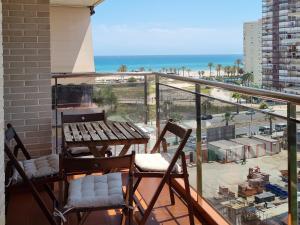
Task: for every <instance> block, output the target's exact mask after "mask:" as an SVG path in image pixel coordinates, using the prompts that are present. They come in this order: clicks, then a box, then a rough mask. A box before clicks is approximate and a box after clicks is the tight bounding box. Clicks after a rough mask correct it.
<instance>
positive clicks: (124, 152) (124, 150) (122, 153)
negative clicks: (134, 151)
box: [119, 144, 131, 156]
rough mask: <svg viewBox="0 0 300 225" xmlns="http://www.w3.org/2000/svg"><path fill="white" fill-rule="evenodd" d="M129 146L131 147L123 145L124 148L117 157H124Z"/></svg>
mask: <svg viewBox="0 0 300 225" xmlns="http://www.w3.org/2000/svg"><path fill="white" fill-rule="evenodd" d="M130 146H131V144H126V145H124V147H123V148H122V150H121V152H120V154H119V156H123V155H126V153H127V152H128V150H129V148H130Z"/></svg>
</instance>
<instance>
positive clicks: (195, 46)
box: [92, 0, 262, 55]
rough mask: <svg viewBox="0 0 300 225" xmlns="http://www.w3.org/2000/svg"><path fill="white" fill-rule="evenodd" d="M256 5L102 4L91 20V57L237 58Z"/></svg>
mask: <svg viewBox="0 0 300 225" xmlns="http://www.w3.org/2000/svg"><path fill="white" fill-rule="evenodd" d="M261 4H262V3H261V0H205V1H204V0H185V1H183V0H181V1H179V0H151V1H150V0H105V1H104V2H103V3H102V4H100V5H98V6H97V7H96V14H95V15H94V16H92V24H93V41H94V50H95V55H165V54H167V55H169V54H239V53H242V52H243V22H246V21H253V20H257V19H259V18H260V17H261V15H262V14H261V8H262V7H261Z"/></svg>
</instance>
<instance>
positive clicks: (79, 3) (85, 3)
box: [50, 0, 104, 7]
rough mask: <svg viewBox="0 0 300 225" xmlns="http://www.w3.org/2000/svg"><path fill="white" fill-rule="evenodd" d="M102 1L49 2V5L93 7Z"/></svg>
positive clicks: (68, 0)
mask: <svg viewBox="0 0 300 225" xmlns="http://www.w3.org/2000/svg"><path fill="white" fill-rule="evenodd" d="M103 1H104V0H50V4H51V5H65V6H74V7H84V6H95V5H98V4H100V3H101V2H103Z"/></svg>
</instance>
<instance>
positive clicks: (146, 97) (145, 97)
mask: <svg viewBox="0 0 300 225" xmlns="http://www.w3.org/2000/svg"><path fill="white" fill-rule="evenodd" d="M144 109H145V120H144V123H145V124H146V125H147V123H148V120H149V107H148V76H147V75H144Z"/></svg>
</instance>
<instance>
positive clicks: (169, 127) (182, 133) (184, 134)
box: [151, 120, 192, 153]
mask: <svg viewBox="0 0 300 225" xmlns="http://www.w3.org/2000/svg"><path fill="white" fill-rule="evenodd" d="M167 132H170V133H172V134H174V135H175V136H177V137H179V138H180V139H181V141H180V144H179V146H178V148H177V150H176V152H177V151H182V150H183V148H184V146H185V144H186V142H187V140H188V139H189V137H190V135H191V133H192V129H185V128H183V127H181V126H179V125H178V124H176V123H174V122H173V121H172V120H169V121H168V123H167V124H166V125H165V127H164V129H163V131H162V132H161V134H160V135H159V137H158V140H157V141H156V143H155V145H154V147H153V149H152V151H151V153H155V152H157V151H158V149H159V147H160V144H161V143H162V147H163V151H164V152H166V151H167V144H166V139H165V135H166V133H167Z"/></svg>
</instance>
